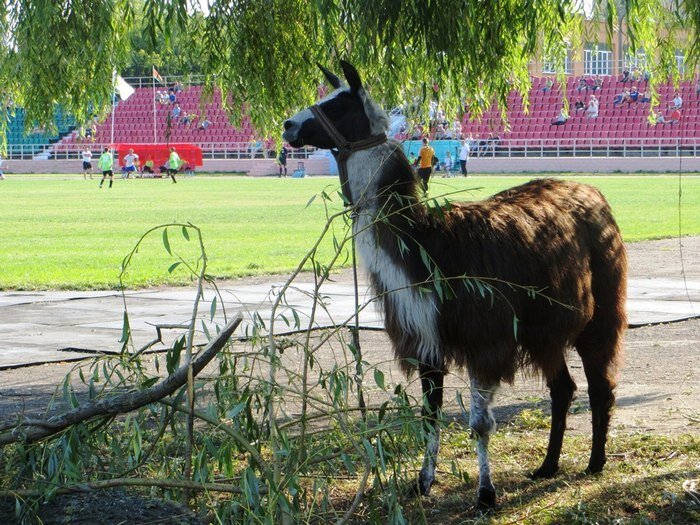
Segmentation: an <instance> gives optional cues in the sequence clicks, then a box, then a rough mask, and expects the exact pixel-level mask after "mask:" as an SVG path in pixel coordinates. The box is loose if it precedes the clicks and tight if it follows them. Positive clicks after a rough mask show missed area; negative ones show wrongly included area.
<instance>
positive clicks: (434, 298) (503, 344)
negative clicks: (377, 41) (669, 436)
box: [284, 62, 627, 508]
mask: <svg viewBox="0 0 700 525" xmlns="http://www.w3.org/2000/svg"><path fill="white" fill-rule="evenodd" d="M341 63H342V65H343V70H344V72H345V77H346V79H347V80H348V82H349V84H350V86H349V88H344V87H343V86H342V85H341V82H340V80H339V79H338V77H336V76H335V75H333V74H332V73H330V72H329V71H328V70H326V69H323V71H324V74H325V75H326V78H327V79H328V81H329V82H330V83H331V85H333V87H335V88H336V91H335V92H334V93H333V94H332V96H329V97H327V99H324V101H322V102H320V103H319V104H318V107H319V108H321V110H322V111H323V112H324V114H325V116H326V117H327V120H328V121H330V122H331V126H332V127H333V126H334V127H335V129H331V130H330V131H332V133H330V132H329V129H328V126H327V124H326V123H321V122H319V121H318V120H319V119H315V118H313V116H312V115H311V112H310V111H309V110H304V111H302V112H299V113H298V114H297V115H295V116H294V117H292V118H291V119H289V120H287V121H286V122H285V132H284V138H285V140H287V141H288V142H289V143H290V144H291V145H292V146H294V147H299V146H302V145H315V146H318V147H323V148H330V147H333V146H338V147H340V146H341V145H340V144H334V140H335V139H333V138H332V137H333V136H336V137H337V136H342V137H344V138H345V140H346V141H350V142H357V141H362V140H363V139H366V138H367V137H368V135H369V134H370V132H371V130H373V129H374V131H373V133H376V129H377V128H378V127H382V126H385V125H386V123H387V120H386V115H383V114H382V113H381V110H379V109H378V108H377V107H376V105H375V104H374V103H373V102H372V101H371V99H369V97H367V94H366V93H365V92H364V89H363V87H362V82H361V80H360V77H359V75H358V73H357V71H356V70H355V68H354V67H352V65H350V64H348V63H345V62H341ZM320 120H325V119H320ZM353 155H354V156H355V157H354V159H348V165H347V166H348V168H347V174H348V183H347V184H345V185H344V188H343V192H344V193H346V192H347V193H346V195H347V196H348V197H349V200H350V202H353V203H354V212H355V214H354V226H353V228H354V231H355V234H356V235H357V238H358V243H359V245H360V248H361V250H360V251H361V253H363V254H364V256H365V258H366V259H370V260H369V261H367V260H366V261H365V262H366V263H367V264H368V266H369V272H370V278H371V281H372V284H373V286H374V290H375V292H376V294H377V296H378V297H380V298H381V300H382V301H383V306H384V314H385V325H386V329H387V332H388V334H389V336H390V338H391V341H392V343H393V346H394V351H395V353H396V356H397V358H398V359H399V360H400V362H401V365H402V367H403V368H404V370H406V371H409V370H411V369H412V368H413V367H414V365H415V363H416V362H418V368H419V371H420V375H421V384H422V388H423V393H424V395H425V399H426V403H425V405H424V410H423V414H424V416H425V418H426V421H427V422H428V434H427V446H426V455H425V460H424V463H423V468H422V469H421V472H420V475H419V479H418V488H419V489H420V491H421V492H422V493H424V494H427V493H428V492H429V490H430V486H431V484H432V483H433V481H434V478H435V466H436V462H437V454H438V448H439V425H438V422H437V419H438V414H439V412H440V409H441V406H442V386H443V376H444V373H445V370H446V368H447V367H448V366H456V367H458V368H466V369H467V370H468V371H469V375H470V378H471V381H472V406H471V410H470V426H471V428H472V429H473V431H474V433H475V435H476V436H477V456H478V459H479V491H478V503H479V505H480V506H481V507H484V508H492V507H493V506H494V505H495V502H496V491H495V487H494V486H493V483H492V481H491V474H490V466H489V461H488V440H489V434H490V433H491V432H492V431H493V428H494V426H495V422H494V420H493V415H492V414H491V411H490V408H489V404H490V403H491V401H492V399H493V396H494V393H495V390H496V389H497V386H498V384H499V383H500V382H501V381H507V382H511V381H512V380H513V378H514V375H515V372H516V370H517V369H518V368H519V367H521V366H526V367H529V368H530V369H532V370H534V371H536V372H541V373H542V375H543V376H544V377H545V378H546V380H547V385H548V386H549V389H550V395H551V398H552V426H551V431H550V439H549V446H548V448H547V455H546V457H545V459H544V461H543V463H542V466H541V467H540V468H539V469H538V470H537V471H536V472H535V473H534V474H533V476H534V477H548V476H552V475H554V474H555V473H556V471H557V469H558V462H559V455H560V452H561V446H562V440H563V435H564V430H565V428H566V414H567V411H568V408H569V406H570V404H571V400H572V399H573V394H574V391H575V389H576V385H575V384H574V382H573V380H572V379H571V376H570V375H569V371H568V369H567V366H566V362H565V354H566V351H567V349H569V348H571V347H574V348H576V350H577V351H578V353H579V355H580V356H581V360H582V362H583V368H584V371H585V373H586V378H587V380H588V394H589V398H590V403H591V413H592V430H593V444H592V448H591V456H590V459H589V463H588V468H587V471H588V472H599V471H600V470H601V469H602V468H603V465H604V464H605V442H606V438H607V431H608V426H609V421H610V412H611V409H612V407H613V405H614V400H615V398H614V395H613V389H614V387H615V375H616V369H617V366H618V364H619V361H620V355H621V345H622V333H623V331H624V330H625V328H626V325H627V323H626V316H625V297H626V272H627V259H626V254H625V247H624V244H623V242H622V237H621V235H620V231H619V229H618V227H617V224H616V223H615V220H614V218H613V216H612V212H611V210H610V206H609V205H608V203H607V202H606V200H605V198H604V197H603V196H602V195H601V194H600V192H599V191H598V190H596V189H595V188H593V187H591V186H586V185H583V184H579V183H576V182H568V181H561V180H555V179H543V180H534V181H531V182H528V183H527V184H523V185H522V186H518V187H517V188H512V189H510V190H506V191H503V192H501V193H498V194H497V195H494V196H493V197H491V198H490V199H487V200H485V201H482V202H473V203H459V204H452V205H450V206H449V207H447V208H445V209H441V208H437V209H432V210H431V209H428V208H427V207H426V206H425V204H424V203H422V202H421V201H420V199H419V192H420V190H419V186H418V184H419V182H418V180H417V178H416V177H415V175H414V173H413V171H412V169H411V167H410V166H409V163H408V160H407V159H406V156H405V155H404V153H403V150H402V148H401V146H400V145H399V144H397V143H395V142H393V141H389V142H388V143H386V144H381V145H378V146H375V147H373V148H371V149H369V150H367V151H363V152H362V153H361V154H358V153H353ZM358 159H362V160H358ZM363 163H364V164H363ZM373 256H376V257H373ZM370 263H371V264H370ZM406 286H408V287H409V289H410V292H407V291H406V290H405V287H406ZM397 287H398V289H389V288H397ZM400 287H404V290H401V288H400ZM423 294H430V295H429V300H428V299H426V296H424V295H423Z"/></svg>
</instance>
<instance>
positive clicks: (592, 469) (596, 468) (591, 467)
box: [583, 461, 605, 476]
mask: <svg viewBox="0 0 700 525" xmlns="http://www.w3.org/2000/svg"><path fill="white" fill-rule="evenodd" d="M604 466H605V461H603V462H595V463H589V464H588V466H587V467H586V470H584V471H583V473H584V474H586V475H587V476H590V475H594V474H600V473H601V472H602V471H603V467H604Z"/></svg>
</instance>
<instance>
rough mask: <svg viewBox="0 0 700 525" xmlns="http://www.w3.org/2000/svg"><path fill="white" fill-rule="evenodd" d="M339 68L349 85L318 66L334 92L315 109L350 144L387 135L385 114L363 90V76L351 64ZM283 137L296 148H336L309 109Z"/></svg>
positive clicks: (291, 121)
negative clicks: (320, 111) (361, 78)
mask: <svg viewBox="0 0 700 525" xmlns="http://www.w3.org/2000/svg"><path fill="white" fill-rule="evenodd" d="M340 64H341V66H342V68H343V73H344V74H345V79H346V80H347V85H346V84H344V83H343V82H341V80H340V79H339V78H338V77H337V76H336V75H334V74H333V73H331V72H330V71H328V69H326V68H325V67H323V66H321V65H319V67H320V68H321V71H323V74H324V75H325V77H326V80H328V82H329V83H330V85H331V86H333V88H335V89H334V91H333V92H331V93H330V94H329V95H328V96H326V97H325V98H323V99H322V100H320V101H319V102H318V103H317V104H316V105H317V106H318V107H319V108H321V110H322V111H323V113H324V114H325V115H326V117H327V118H328V119H329V120H330V122H331V123H332V124H333V125H334V126H335V128H336V130H338V132H339V133H340V134H341V135H342V136H343V137H344V138H345V140H346V141H348V142H356V141H359V140H363V139H366V138H368V137H369V136H371V135H379V134H381V133H384V132H385V131H386V130H387V129H388V126H389V119H388V117H387V115H386V113H384V111H382V109H381V108H380V107H379V106H378V105H377V104H376V103H375V102H374V101H373V100H372V99H371V98H370V97H369V95H367V93H366V91H365V89H364V88H363V87H362V81H361V80H360V75H359V74H358V73H357V70H356V69H355V68H354V67H353V66H352V64H350V63H348V62H345V61H342V60H341V62H340ZM282 137H283V138H284V140H285V141H287V142H289V144H290V145H291V146H292V147H295V148H300V147H302V146H315V147H317V148H322V149H330V148H333V147H334V146H336V145H337V144H336V143H335V141H334V140H333V138H332V137H331V136H330V135H329V134H328V132H327V131H326V128H325V127H324V126H322V125H321V124H320V123H319V122H318V120H317V119H316V117H315V116H314V114H313V113H312V112H311V110H310V109H309V108H306V109H304V110H302V111H300V112H299V113H297V114H296V115H294V116H293V117H291V118H290V119H289V120H286V121H285V123H284V134H283V135H282Z"/></svg>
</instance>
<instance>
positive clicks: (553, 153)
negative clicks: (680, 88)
mask: <svg viewBox="0 0 700 525" xmlns="http://www.w3.org/2000/svg"><path fill="white" fill-rule="evenodd" d="M439 143H440V141H433V145H437V144H439ZM197 145H198V146H199V147H200V148H202V155H203V158H204V159H205V160H241V159H274V158H275V157H276V151H275V150H274V149H265V147H264V146H262V145H256V146H251V144H250V143H248V142H230V143H221V142H216V143H203V144H197ZM89 146H90V149H91V150H92V151H93V153H95V152H98V151H102V149H103V148H104V147H106V146H109V144H100V143H92V144H90V145H89ZM84 149H85V144H61V145H59V146H58V147H57V146H56V145H55V144H41V145H37V144H17V145H8V156H7V158H8V159H9V160H35V159H36V160H71V159H77V158H79V157H80V153H81V151H83V150H84ZM450 149H452V148H450ZM413 150H414V151H416V148H413ZM315 151H316V150H315V148H303V149H298V150H297V149H295V150H291V152H290V153H289V155H288V157H289V158H290V159H300V160H303V159H307V158H309V156H311V155H312V154H313V153H314V152H315ZM471 156H472V157H485V158H489V157H498V158H543V157H700V138H695V137H692V138H683V139H680V138H644V139H642V138H638V139H628V138H624V139H611V138H607V139H606V138H599V139H591V138H578V139H527V140H524V139H517V140H515V139H513V140H511V139H503V140H500V141H498V142H497V143H494V142H490V141H488V140H484V141H475V142H474V143H473V144H472V147H471ZM453 157H454V158H459V146H457V145H455V146H454V153H453Z"/></svg>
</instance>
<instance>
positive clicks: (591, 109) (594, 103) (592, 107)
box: [586, 95, 598, 118]
mask: <svg viewBox="0 0 700 525" xmlns="http://www.w3.org/2000/svg"><path fill="white" fill-rule="evenodd" d="M586 117H588V118H598V99H597V98H595V95H591V98H590V100H589V101H588V107H587V108H586Z"/></svg>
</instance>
